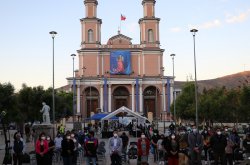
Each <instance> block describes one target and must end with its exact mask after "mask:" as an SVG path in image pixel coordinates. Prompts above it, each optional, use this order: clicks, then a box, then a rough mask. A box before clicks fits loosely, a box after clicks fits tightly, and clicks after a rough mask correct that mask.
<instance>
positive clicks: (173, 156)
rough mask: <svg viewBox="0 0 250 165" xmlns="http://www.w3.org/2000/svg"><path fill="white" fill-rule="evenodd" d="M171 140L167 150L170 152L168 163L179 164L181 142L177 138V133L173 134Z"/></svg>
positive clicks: (171, 164)
mask: <svg viewBox="0 0 250 165" xmlns="http://www.w3.org/2000/svg"><path fill="white" fill-rule="evenodd" d="M170 137H171V139H170V141H169V144H168V147H167V152H168V165H178V163H179V160H178V158H179V157H178V154H179V142H178V140H176V136H175V134H172V135H171V136H170Z"/></svg>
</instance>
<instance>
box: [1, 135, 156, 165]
mask: <svg viewBox="0 0 250 165" xmlns="http://www.w3.org/2000/svg"><path fill="white" fill-rule="evenodd" d="M14 133H15V131H14V130H11V131H10V139H11V145H12V144H13V135H14ZM24 138H25V137H24ZM97 138H98V140H99V142H101V141H104V142H105V144H106V145H105V148H106V153H105V159H102V161H100V162H99V164H101V165H110V164H111V163H110V157H109V150H108V139H102V138H100V137H99V136H97ZM133 141H137V138H134V137H130V142H133ZM4 148H5V142H4V135H0V164H2V162H3V158H4V153H5V150H4ZM34 148H35V147H34V143H33V142H29V143H26V149H25V151H26V152H27V153H29V152H31V151H34ZM33 158H34V157H33V156H32V157H31V159H33ZM136 162H137V160H136V159H134V160H130V163H129V164H130V165H136ZM31 164H32V165H33V164H34V165H35V164H36V162H35V160H34V161H32V162H31ZM53 164H55V165H59V164H63V163H62V161H60V162H58V163H53ZM78 164H79V165H80V164H81V165H85V164H86V163H85V160H84V156H83V154H81V153H80V157H79V159H78ZM149 164H150V165H156V164H157V163H154V161H153V155H152V154H151V155H150V156H149Z"/></svg>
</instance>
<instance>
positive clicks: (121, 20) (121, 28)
mask: <svg viewBox="0 0 250 165" xmlns="http://www.w3.org/2000/svg"><path fill="white" fill-rule="evenodd" d="M121 16H122V14H121ZM121 16H120V33H121V31H122V19H121Z"/></svg>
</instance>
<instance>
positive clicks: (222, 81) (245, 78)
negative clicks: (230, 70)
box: [175, 71, 250, 92]
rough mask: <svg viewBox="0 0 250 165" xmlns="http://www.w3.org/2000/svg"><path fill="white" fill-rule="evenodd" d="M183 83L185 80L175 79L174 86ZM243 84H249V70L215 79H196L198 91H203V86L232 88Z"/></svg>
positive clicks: (181, 85) (208, 87)
mask: <svg viewBox="0 0 250 165" xmlns="http://www.w3.org/2000/svg"><path fill="white" fill-rule="evenodd" d="M185 83H186V82H185V81H176V82H175V85H176V87H179V88H182V87H183V85H184V84H185ZM244 85H247V86H249V85H250V71H244V72H240V73H236V74H231V75H227V76H223V77H219V78H216V79H210V80H200V81H198V88H199V91H200V92H201V91H203V89H204V88H206V89H211V88H216V87H223V86H225V87H226V88H227V89H233V88H240V87H241V86H244Z"/></svg>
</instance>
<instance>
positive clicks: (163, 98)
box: [162, 82, 166, 112]
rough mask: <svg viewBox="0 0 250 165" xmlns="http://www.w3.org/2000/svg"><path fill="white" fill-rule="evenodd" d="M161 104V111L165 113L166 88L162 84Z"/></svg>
mask: <svg viewBox="0 0 250 165" xmlns="http://www.w3.org/2000/svg"><path fill="white" fill-rule="evenodd" d="M162 103H163V107H162V109H163V111H164V112H165V111H166V86H165V83H164V82H162Z"/></svg>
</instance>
